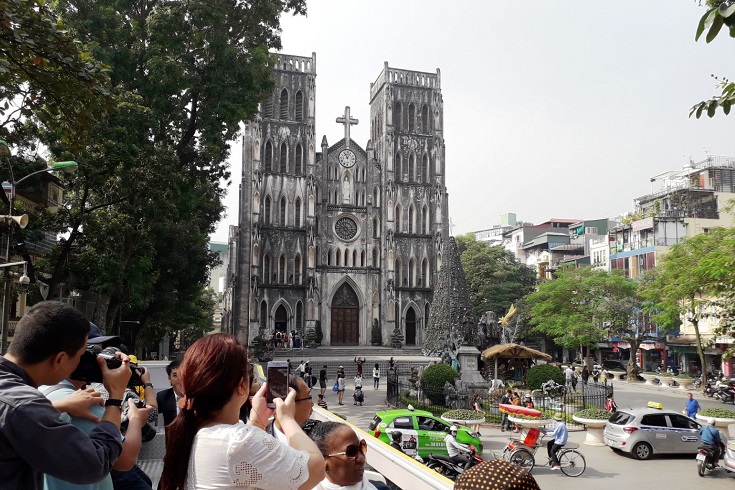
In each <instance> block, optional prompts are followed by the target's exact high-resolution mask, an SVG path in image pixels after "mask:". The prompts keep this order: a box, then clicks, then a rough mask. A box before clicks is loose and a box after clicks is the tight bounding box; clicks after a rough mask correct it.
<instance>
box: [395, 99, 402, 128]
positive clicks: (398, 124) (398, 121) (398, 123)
mask: <svg viewBox="0 0 735 490" xmlns="http://www.w3.org/2000/svg"><path fill="white" fill-rule="evenodd" d="M402 122H403V106H402V105H401V103H400V102H396V105H394V106H393V127H394V128H395V129H396V131H400V130H401V129H403V125H402Z"/></svg>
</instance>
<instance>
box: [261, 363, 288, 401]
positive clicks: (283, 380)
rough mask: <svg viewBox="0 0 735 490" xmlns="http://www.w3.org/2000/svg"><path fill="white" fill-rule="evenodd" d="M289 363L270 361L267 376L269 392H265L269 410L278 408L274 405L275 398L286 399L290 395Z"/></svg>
mask: <svg viewBox="0 0 735 490" xmlns="http://www.w3.org/2000/svg"><path fill="white" fill-rule="evenodd" d="M289 374H291V373H290V372H289V370H288V362H286V361H268V373H267V374H266V383H267V384H268V390H267V391H266V392H265V401H266V402H267V403H268V408H276V404H275V403H273V399H274V398H281V399H285V398H286V395H288V375H289Z"/></svg>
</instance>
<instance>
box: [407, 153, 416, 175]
mask: <svg viewBox="0 0 735 490" xmlns="http://www.w3.org/2000/svg"><path fill="white" fill-rule="evenodd" d="M415 174H416V154H415V153H414V152H411V154H410V155H408V181H409V182H413V181H414V179H415V177H414V175H415Z"/></svg>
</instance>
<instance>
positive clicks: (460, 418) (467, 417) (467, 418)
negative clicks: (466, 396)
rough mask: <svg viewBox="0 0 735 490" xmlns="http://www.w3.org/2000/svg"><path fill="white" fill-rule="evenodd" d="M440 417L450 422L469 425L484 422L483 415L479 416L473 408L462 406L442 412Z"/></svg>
mask: <svg viewBox="0 0 735 490" xmlns="http://www.w3.org/2000/svg"><path fill="white" fill-rule="evenodd" d="M441 418H442V420H444V421H446V422H449V423H450V424H459V425H468V426H469V425H479V424H482V423H485V417H480V415H479V414H478V413H477V412H475V411H474V410H467V409H464V408H461V409H457V410H449V411H448V412H444V413H443V414H442V415H441Z"/></svg>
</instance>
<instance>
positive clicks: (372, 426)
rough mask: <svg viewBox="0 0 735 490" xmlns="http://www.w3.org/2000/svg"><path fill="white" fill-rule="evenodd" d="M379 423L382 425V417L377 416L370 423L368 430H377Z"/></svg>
mask: <svg viewBox="0 0 735 490" xmlns="http://www.w3.org/2000/svg"><path fill="white" fill-rule="evenodd" d="M379 423H380V417H378V416H377V415H376V416H375V417H373V420H372V422H370V426H369V427H368V429H369V430H375V428H376V427H377V426H378V424H379Z"/></svg>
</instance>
